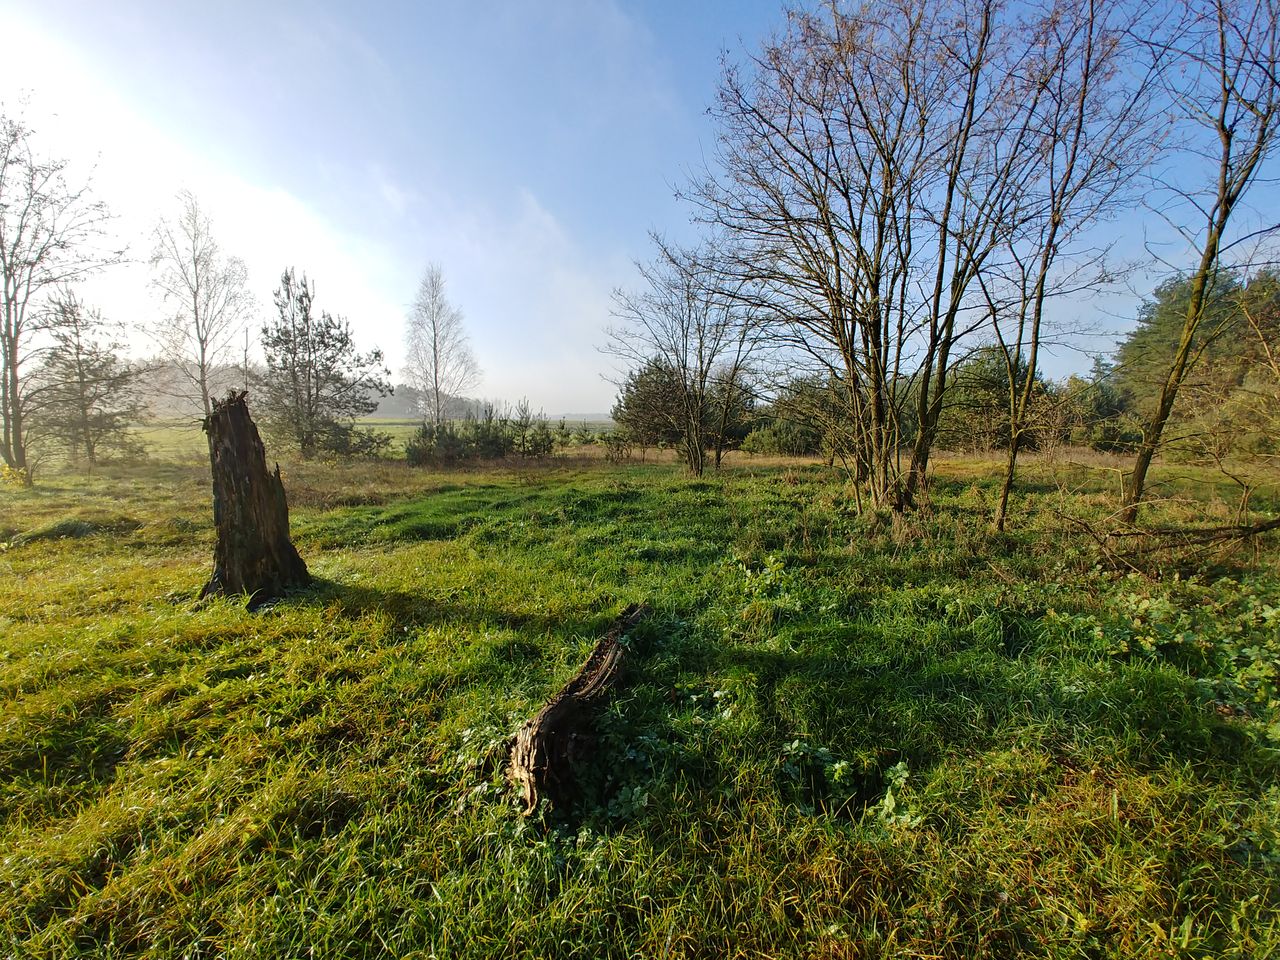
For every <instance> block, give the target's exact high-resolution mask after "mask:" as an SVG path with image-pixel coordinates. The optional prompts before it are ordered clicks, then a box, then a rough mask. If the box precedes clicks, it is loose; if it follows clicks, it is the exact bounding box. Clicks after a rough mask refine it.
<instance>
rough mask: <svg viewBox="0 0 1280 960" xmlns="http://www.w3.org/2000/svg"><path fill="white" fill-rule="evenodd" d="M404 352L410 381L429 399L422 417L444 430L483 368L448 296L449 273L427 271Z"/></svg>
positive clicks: (408, 324) (408, 326) (412, 309)
mask: <svg viewBox="0 0 1280 960" xmlns="http://www.w3.org/2000/svg"><path fill="white" fill-rule="evenodd" d="M405 352H406V362H405V369H404V375H405V379H406V380H408V382H409V385H410V386H412V387H413V388H414V389H416V390H420V391H421V392H422V393H423V394H424V395H425V396H426V409H425V410H424V411H423V415H424V417H426V418H428V419H430V421H431V422H432V423H433V424H434V425H435V426H436V427H439V426H440V424H442V423H443V422H444V421H445V420H446V419H447V418H448V414H449V413H450V411H451V405H452V404H453V403H454V402H455V401H456V400H458V399H461V398H462V397H463V395H464V394H465V393H466V392H467V391H468V390H470V389H472V388H473V387H475V386H476V384H478V383H479V382H480V366H479V364H477V363H476V358H475V354H473V353H472V352H471V344H470V342H469V341H468V338H467V332H466V330H465V329H464V328H463V326H462V311H461V310H459V309H458V308H457V307H455V306H454V305H453V304H452V303H450V302H449V299H448V297H447V296H446V295H445V281H444V272H443V271H442V270H441V269H440V267H439V266H438V265H437V264H434V263H433V264H429V265H428V266H427V269H426V270H425V271H424V273H423V275H422V281H421V283H419V285H418V295H417V297H416V298H415V299H414V301H413V306H411V307H410V308H409V315H408V317H407V321H406V329H405Z"/></svg>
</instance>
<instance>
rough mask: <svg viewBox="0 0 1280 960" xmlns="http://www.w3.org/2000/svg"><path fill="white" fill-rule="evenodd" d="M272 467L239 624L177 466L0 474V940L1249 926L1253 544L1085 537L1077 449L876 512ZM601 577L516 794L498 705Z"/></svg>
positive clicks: (1259, 758)
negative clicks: (999, 514) (579, 712)
mask: <svg viewBox="0 0 1280 960" xmlns="http://www.w3.org/2000/svg"><path fill="white" fill-rule="evenodd" d="M1170 479H1171V480H1172V478H1170ZM1205 480H1206V478H1205V477H1200V478H1198V481H1199V482H1197V478H1196V477H1194V476H1190V475H1184V476H1183V478H1182V479H1181V480H1178V481H1177V482H1176V483H1172V482H1171V484H1170V485H1169V486H1168V487H1167V488H1166V489H1167V490H1169V491H1171V492H1180V493H1181V494H1182V495H1183V499H1182V500H1179V501H1177V502H1170V503H1168V504H1166V505H1165V506H1164V507H1163V508H1162V510H1163V514H1162V515H1163V516H1164V517H1166V518H1169V519H1173V520H1177V519H1196V520H1199V521H1203V520H1204V518H1205V517H1222V518H1224V519H1227V518H1229V516H1230V513H1229V510H1228V508H1227V507H1225V506H1221V505H1219V504H1218V503H1217V502H1216V501H1210V500H1204V499H1202V500H1192V499H1187V498H1190V497H1193V496H1195V497H1201V498H1206V497H1210V496H1211V495H1213V494H1215V488H1214V487H1213V486H1211V485H1210V484H1208V483H1207V482H1205ZM285 481H286V486H287V487H288V489H289V492H290V497H291V504H292V507H293V527H294V531H295V538H296V541H297V543H298V545H299V548H300V550H301V552H302V554H303V556H304V558H305V559H306V561H307V563H308V564H309V566H310V568H311V570H312V572H313V573H314V574H315V576H316V578H317V579H316V583H315V585H314V586H313V587H312V588H310V589H309V590H307V591H305V592H302V593H299V594H297V595H295V596H293V597H290V598H289V599H287V600H284V601H282V602H279V603H276V604H274V605H272V606H270V607H268V608H266V609H264V610H261V611H259V612H257V613H253V614H250V613H247V612H246V611H245V610H244V609H243V606H242V605H241V604H238V603H234V602H229V601H218V602H209V603H204V604H196V603H194V602H193V600H192V597H193V595H194V594H195V592H196V591H197V590H198V589H199V587H200V585H201V583H202V580H203V578H204V577H205V576H207V574H208V571H209V568H210V565H211V550H212V539H211V523H210V519H209V503H208V490H207V470H206V469H205V468H204V467H203V466H200V465H198V464H197V463H191V464H185V465H184V464H178V463H170V464H153V465H152V466H150V467H147V468H146V469H145V470H143V469H137V470H132V471H129V470H122V469H121V470H116V471H114V472H112V471H108V472H106V473H105V474H104V475H101V476H98V477H95V478H93V479H90V480H86V479H79V478H74V477H70V476H60V475H59V476H52V475H51V476H49V477H47V478H45V479H44V482H42V483H41V484H40V485H38V486H37V487H36V488H35V489H34V490H31V491H23V490H18V489H6V490H4V491H2V492H0V541H3V543H4V547H3V552H0V698H2V699H0V705H2V709H0V770H2V771H3V773H2V775H0V955H13V956H15V957H24V958H25V957H49V958H53V957H77V956H95V957H117V956H118V957H126V956H128V957H135V956H146V957H193V958H195V957H222V956H226V957H262V958H268V957H273V958H274V957H303V956H306V957H343V958H347V957H372V956H385V957H420V958H427V957H438V958H445V957H486V958H487V957H529V958H534V957H570V956H579V957H592V958H596V957H618V958H629V957H829V958H836V957H945V958H972V957H990V958H1000V957H1021V956H1028V957H1061V958H1068V957H1071V958H1074V957H1097V958H1101V957H1116V958H1119V957H1141V958H1157V957H1160V958H1165V957H1236V958H1241V960H1244V958H1254V960H1257V958H1263V957H1268V956H1275V955H1280V787H1278V786H1277V774H1278V773H1280V749H1278V748H1280V691H1278V689H1277V685H1278V684H1280V674H1278V670H1277V661H1278V660H1280V578H1278V577H1277V574H1276V572H1275V564H1274V561H1275V558H1276V554H1275V547H1274V544H1271V545H1266V546H1264V547H1263V549H1262V552H1260V553H1258V552H1252V551H1251V552H1248V553H1245V554H1241V555H1237V556H1220V555H1213V556H1206V557H1203V558H1200V559H1199V560H1198V561H1197V563H1198V564H1199V566H1200V568H1201V569H1200V570H1199V572H1197V571H1195V570H1193V569H1190V568H1188V569H1186V570H1178V569H1176V567H1175V565H1174V564H1173V563H1172V562H1171V563H1170V564H1169V565H1168V566H1167V567H1166V569H1165V570H1164V571H1163V573H1164V575H1163V576H1162V577H1161V578H1160V579H1158V580H1153V579H1150V578H1147V577H1142V576H1138V575H1136V574H1125V573H1121V572H1115V571H1112V570H1109V569H1107V568H1106V567H1104V566H1101V565H1099V563H1098V556H1097V555H1096V553H1095V549H1094V547H1093V545H1092V542H1091V541H1090V540H1088V538H1086V537H1082V536H1081V535H1080V533H1079V532H1078V528H1077V527H1076V526H1075V525H1074V524H1072V523H1071V522H1069V521H1068V520H1067V519H1065V515H1074V516H1079V517H1083V518H1097V517H1099V516H1101V515H1103V514H1105V513H1106V512H1107V511H1109V510H1110V509H1111V501H1110V498H1111V496H1112V493H1111V491H1112V490H1113V489H1114V482H1113V479H1112V477H1111V476H1110V474H1108V472H1107V471H1106V470H1105V469H1102V468H1099V467H1098V466H1096V465H1090V464H1076V465H1074V466H1067V467H1063V468H1060V469H1058V470H1057V471H1056V473H1055V474H1054V475H1051V474H1050V473H1049V472H1048V469H1047V467H1044V466H1041V467H1036V468H1033V469H1032V471H1031V474H1030V475H1029V479H1028V481H1027V487H1028V489H1029V490H1030V491H1031V493H1030V494H1029V496H1026V497H1023V498H1021V499H1020V500H1019V502H1018V512H1017V514H1016V516H1015V520H1016V526H1015V529H1014V530H1013V532H1011V533H1010V534H1008V535H1005V536H997V535H995V534H993V533H992V532H991V531H990V530H989V528H988V517H989V511H990V506H991V503H992V498H993V495H994V491H995V482H994V479H993V470H992V469H991V468H990V466H989V465H986V464H983V463H979V462H975V461H966V462H955V463H950V464H943V465H942V466H941V467H940V469H939V474H938V476H937V477H936V479H935V482H934V485H933V489H932V494H931V503H930V505H929V508H928V509H927V510H925V511H922V512H920V513H918V514H915V515H911V516H908V517H907V518H905V519H903V518H897V519H895V518H893V517H891V516H888V515H864V516H858V515H855V513H854V512H853V511H852V509H851V506H850V501H851V498H850V492H849V490H848V489H847V488H846V486H845V485H844V484H843V482H842V481H841V479H840V477H839V476H838V475H837V474H833V473H831V472H829V471H827V470H824V469H823V468H821V467H820V466H816V465H801V464H791V465H772V466H759V465H756V466H753V465H750V464H743V463H739V464H738V465H737V466H735V467H734V468H733V469H730V470H727V471H725V472H724V473H723V474H722V475H719V476H715V477H709V478H706V479H702V480H692V479H689V478H687V477H685V476H683V475H682V474H681V473H680V472H678V470H677V469H676V468H674V467H673V466H671V465H665V464H663V465H644V466H640V465H636V466H630V467H608V466H605V465H596V466H580V467H577V468H573V469H570V468H565V467H556V466H549V467H542V468H538V469H530V470H525V471H515V470H506V471H496V472H483V471H476V472H470V473H455V474H442V473H430V472H421V471H413V470H410V469H407V468H405V467H404V466H403V465H400V464H383V465H379V466H376V467H374V466H368V465H365V466H351V467H325V466H305V467H304V466H292V467H291V466H288V465H286V467H285ZM1216 492H1217V493H1221V494H1222V495H1223V496H1224V497H1225V496H1227V495H1229V493H1230V490H1229V488H1227V487H1222V488H1220V489H1217V490H1216ZM1259 496H1260V497H1261V498H1262V499H1260V500H1256V501H1255V503H1256V505H1258V506H1259V507H1260V508H1263V509H1267V508H1270V509H1275V508H1276V506H1277V505H1276V503H1275V502H1274V499H1273V500H1271V501H1269V502H1268V501H1267V500H1266V499H1265V493H1263V494H1259ZM635 601H644V602H647V603H649V604H651V605H652V606H653V608H654V615H653V616H652V617H651V618H650V619H649V620H648V621H647V622H646V623H644V624H643V625H642V626H641V627H639V628H637V630H636V631H635V633H634V635H633V636H632V637H631V638H630V644H631V651H632V654H631V662H632V668H631V671H630V674H629V679H628V683H627V685H626V687H625V688H624V690H623V692H622V694H621V695H620V696H619V697H618V698H617V699H616V700H615V702H614V703H613V704H612V705H611V706H610V707H609V708H608V709H607V711H606V713H605V715H604V716H603V718H602V720H601V726H602V736H601V739H600V741H599V743H598V756H597V758H596V759H595V760H594V762H592V763H590V764H589V765H587V766H584V768H583V769H582V770H581V776H582V780H583V784H584V789H583V796H582V799H581V801H580V802H579V803H578V804H577V805H576V806H574V807H572V808H570V809H564V810H559V811H556V812H554V813H550V814H549V813H547V812H546V811H544V812H543V814H542V815H541V816H539V817H536V818H533V819H529V820H526V819H524V818H522V817H521V816H520V814H519V810H518V804H517V800H516V798H515V797H514V796H513V795H512V792H511V791H510V789H508V787H507V786H506V784H505V780H504V774H503V770H502V759H503V753H504V745H505V741H506V738H507V737H508V736H509V735H510V734H511V733H512V732H513V731H514V730H515V729H516V728H517V727H518V726H519V724H520V723H521V722H522V721H523V720H524V719H525V718H527V717H528V716H530V715H531V714H532V713H533V712H535V711H536V709H537V708H538V706H539V705H540V703H541V702H542V701H543V700H544V699H545V698H546V697H547V696H548V695H549V694H551V693H552V692H554V691H555V690H556V689H557V688H558V686H559V685H560V684H561V683H563V682H564V680H565V679H566V678H567V677H568V676H570V675H571V674H572V673H573V672H574V671H575V669H576V668H577V666H578V665H579V663H580V662H581V661H582V660H583V659H584V657H585V656H586V654H587V653H588V651H589V650H590V649H591V646H592V644H593V643H594V641H595V639H596V638H597V637H598V636H599V635H600V634H601V632H602V631H603V630H605V629H606V628H607V626H608V624H609V623H610V621H611V620H612V618H613V617H614V616H615V615H616V614H617V613H618V611H619V610H621V609H622V608H623V607H624V606H625V605H626V604H628V603H630V602H635Z"/></svg>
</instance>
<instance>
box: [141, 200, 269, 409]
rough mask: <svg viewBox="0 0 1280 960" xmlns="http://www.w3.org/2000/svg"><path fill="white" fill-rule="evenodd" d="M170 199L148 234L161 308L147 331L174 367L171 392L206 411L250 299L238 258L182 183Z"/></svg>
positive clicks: (229, 361)
mask: <svg viewBox="0 0 1280 960" xmlns="http://www.w3.org/2000/svg"><path fill="white" fill-rule="evenodd" d="M178 202H179V204H180V205H181V211H180V213H179V214H178V216H177V217H176V218H175V219H173V220H161V221H160V223H159V224H157V225H156V228H155V232H154V234H153V239H154V242H155V245H154V247H153V249H152V253H151V267H152V270H153V271H154V272H153V275H152V281H151V282H152V285H153V287H154V288H155V289H156V290H157V291H159V293H160V296H161V300H162V302H163V303H164V305H165V307H166V308H167V309H168V310H169V313H168V314H167V315H166V316H165V317H164V318H163V319H162V320H161V321H160V322H158V323H157V324H154V325H153V326H152V328H151V333H152V336H153V337H154V339H155V340H156V343H157V344H158V345H159V347H160V352H161V355H162V356H163V358H164V359H165V360H167V361H169V362H170V363H171V364H172V365H173V367H174V368H175V370H176V371H177V373H178V381H179V386H178V398H179V399H182V400H187V401H191V402H194V403H198V404H199V405H200V409H201V410H202V411H203V413H204V416H205V417H206V418H207V417H208V416H209V415H210V414H211V413H212V412H213V402H212V398H213V396H214V395H215V394H216V393H217V390H218V387H219V385H220V384H219V382H218V374H219V373H220V372H222V371H223V369H224V368H226V367H229V366H231V365H232V364H233V363H234V360H235V358H236V347H237V344H238V343H239V341H240V338H241V337H242V336H243V335H244V332H245V330H246V329H247V328H248V323H249V320H250V318H251V316H252V313H253V309H254V301H253V298H252V296H251V295H250V294H249V291H248V289H247V287H246V282H247V271H246V269H245V265H244V262H243V261H242V260H240V259H239V258H238V257H232V256H227V255H226V254H224V253H223V252H222V250H221V248H220V247H219V246H218V242H217V240H216V239H215V238H214V236H213V224H212V222H211V221H210V219H209V217H208V216H207V215H206V214H205V213H204V211H203V210H202V209H201V208H200V202H199V200H197V199H196V197H195V195H194V194H193V193H191V192H190V191H186V190H184V191H183V192H182V193H180V194H178Z"/></svg>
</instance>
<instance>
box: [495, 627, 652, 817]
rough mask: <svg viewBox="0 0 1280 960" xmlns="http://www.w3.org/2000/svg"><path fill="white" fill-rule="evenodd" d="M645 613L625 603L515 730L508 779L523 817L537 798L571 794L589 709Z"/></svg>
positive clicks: (611, 680)
mask: <svg viewBox="0 0 1280 960" xmlns="http://www.w3.org/2000/svg"><path fill="white" fill-rule="evenodd" d="M648 612H649V608H648V607H646V606H643V605H640V606H637V605H635V604H632V605H631V606H629V607H627V609H626V610H624V611H623V612H622V615H621V616H620V617H618V619H617V621H616V622H615V623H614V625H613V627H612V628H611V629H610V630H609V632H608V633H607V634H606V635H605V636H604V637H603V638H602V639H601V640H600V642H599V643H597V644H596V647H595V649H594V650H592V651H591V656H589V657H587V662H586V663H584V664H583V665H582V669H580V670H579V671H578V672H577V674H575V675H574V677H573V679H572V680H570V681H569V682H568V683H566V684H565V685H564V686H563V687H562V688H561V689H560V692H559V693H557V694H556V695H555V696H554V697H552V698H551V699H550V700H549V701H547V704H546V706H544V707H543V708H542V709H541V710H539V711H538V712H537V713H536V714H535V715H534V717H533V719H531V720H528V721H526V722H525V724H524V726H522V727H521V728H520V731H519V733H517V734H516V737H515V742H514V744H513V745H512V747H511V779H512V781H513V782H514V783H515V784H516V786H517V787H519V789H520V791H521V793H523V795H524V812H525V814H526V815H528V814H530V813H533V811H534V810H536V809H537V807H538V803H539V802H540V801H541V800H542V799H543V798H546V799H547V800H549V801H551V802H552V803H553V804H554V803H561V802H563V801H565V800H567V799H569V798H571V797H572V796H573V794H574V792H575V789H574V783H573V764H574V762H575V761H576V760H581V759H585V754H586V753H587V752H589V750H590V742H591V728H592V724H593V720H594V714H595V711H596V709H597V708H598V707H600V706H601V705H602V704H603V703H604V702H605V701H606V700H608V698H609V695H610V693H612V691H613V689H614V687H616V686H617V684H618V681H619V680H620V679H621V677H622V667H623V659H624V655H625V653H626V649H627V648H626V646H625V645H624V644H623V642H622V638H623V636H624V635H625V634H626V632H627V631H628V630H630V629H631V628H632V627H634V626H635V625H636V624H637V623H639V622H640V620H641V619H642V618H643V617H644V615H645V614H646V613H648Z"/></svg>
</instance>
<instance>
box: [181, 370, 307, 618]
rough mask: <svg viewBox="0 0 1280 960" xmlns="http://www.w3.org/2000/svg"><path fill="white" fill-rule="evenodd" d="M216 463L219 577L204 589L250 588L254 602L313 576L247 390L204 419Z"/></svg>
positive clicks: (213, 591) (248, 592)
mask: <svg viewBox="0 0 1280 960" xmlns="http://www.w3.org/2000/svg"><path fill="white" fill-rule="evenodd" d="M204 432H205V433H206V434H208V437H209V462H210V464H211V466H212V468H213V524H214V527H215V528H216V529H217V534H218V542H217V545H216V546H215V547H214V551H213V576H212V577H211V578H210V579H209V582H208V583H206V584H205V586H204V589H203V590H201V591H200V596H201V598H203V597H207V596H211V595H223V596H230V595H233V594H246V595H248V597H249V605H250V606H256V605H258V604H260V603H262V602H263V601H264V600H268V599H270V598H272V597H278V596H280V595H281V594H283V593H284V592H285V591H286V590H288V589H289V588H291V587H300V586H304V585H306V584H307V583H308V582H309V581H310V579H311V577H310V575H309V574H308V573H307V565H306V564H305V563H303V562H302V558H301V557H300V556H298V551H297V550H296V549H294V546H293V543H292V541H290V539H289V505H288V504H287V503H286V502H285V496H284V484H283V483H282V482H281V480H280V467H279V465H278V464H277V465H276V469H275V472H274V473H270V472H268V470H267V458H266V451H265V450H264V449H263V447H262V440H261V439H260V438H259V436H258V428H257V427H255V426H254V425H253V420H252V419H251V418H250V417H249V408H248V406H247V405H246V404H245V393H244V392H243V391H240V392H237V391H232V392H231V393H229V394H227V398H226V399H225V400H215V401H214V403H213V413H211V414H210V415H209V416H208V417H207V418H206V419H205V421H204Z"/></svg>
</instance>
